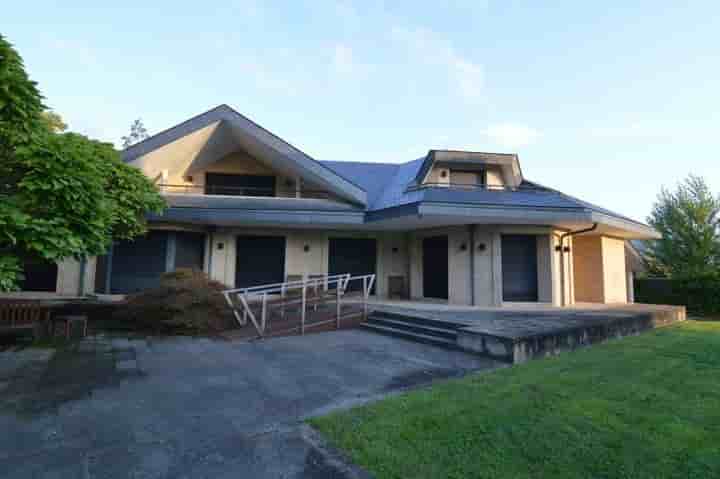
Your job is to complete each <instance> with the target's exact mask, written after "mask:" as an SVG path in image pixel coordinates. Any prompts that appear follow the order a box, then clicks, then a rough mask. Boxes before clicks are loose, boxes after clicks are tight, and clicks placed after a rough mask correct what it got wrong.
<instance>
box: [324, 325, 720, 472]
mask: <svg viewBox="0 0 720 479" xmlns="http://www.w3.org/2000/svg"><path fill="white" fill-rule="evenodd" d="M310 422H311V424H312V425H313V426H315V427H316V428H318V429H319V430H320V431H322V432H323V433H324V434H325V435H326V437H327V438H328V439H329V440H330V442H331V443H333V444H334V445H336V446H337V447H339V448H340V449H343V450H345V451H346V453H347V454H348V455H349V456H350V458H351V459H352V461H353V462H355V463H356V464H359V465H360V466H363V467H364V468H366V469H367V470H368V471H370V472H371V473H373V474H375V475H376V477H378V478H407V477H412V478H418V479H419V478H431V477H432V478H436V477H437V478H446V477H448V478H546V477H548V478H549V477H552V478H585V477H591V478H653V479H659V478H669V477H673V478H675V477H682V478H708V477H720V323H717V322H697V321H687V322H685V323H682V324H678V325H675V326H670V327H667V328H663V329H659V330H655V331H652V332H649V333H646V334H643V335H642V336H638V337H632V338H625V339H622V340H617V341H611V342H609V343H606V344H603V345H597V346H594V347H592V348H589V349H584V350H580V351H576V352H574V353H567V354H564V355H561V356H557V357H554V358H549V359H545V360H540V361H532V362H530V363H527V364H524V365H519V366H514V367H511V368H506V369H500V370H496V371H493V372H490V373H487V374H477V375H473V376H469V377H466V378H463V379H459V380H455V381H448V382H444V383H438V384H435V385H434V386H432V387H431V388H428V389H425V390H419V391H415V392H412V393H408V394H405V395H402V396H396V397H393V398H390V399H387V400H384V401H380V402H378V403H375V404H371V405H368V406H364V407H360V408H357V409H353V410H349V411H344V412H340V413H335V414H332V415H329V416H325V417H320V418H315V419H312V420H311V421H310Z"/></svg>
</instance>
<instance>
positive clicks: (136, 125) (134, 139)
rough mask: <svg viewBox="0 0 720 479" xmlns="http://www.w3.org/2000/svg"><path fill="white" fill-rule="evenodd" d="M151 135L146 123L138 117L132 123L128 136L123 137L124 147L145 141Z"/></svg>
mask: <svg viewBox="0 0 720 479" xmlns="http://www.w3.org/2000/svg"><path fill="white" fill-rule="evenodd" d="M149 136H150V135H148V132H147V130H146V129H145V125H143V122H142V120H141V119H140V118H138V119H137V120H135V121H134V122H133V124H132V125H130V133H129V134H128V135H127V136H123V137H122V146H123V148H128V147H130V146H132V145H134V144H135V143H139V142H141V141H143V140H144V139H146V138H148V137H149Z"/></svg>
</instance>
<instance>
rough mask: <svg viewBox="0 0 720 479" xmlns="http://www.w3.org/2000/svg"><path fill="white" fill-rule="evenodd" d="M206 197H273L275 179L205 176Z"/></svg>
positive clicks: (255, 176)
mask: <svg viewBox="0 0 720 479" xmlns="http://www.w3.org/2000/svg"><path fill="white" fill-rule="evenodd" d="M205 194H206V195H233V196H275V177H274V176H260V175H232V174H226V173H206V174H205Z"/></svg>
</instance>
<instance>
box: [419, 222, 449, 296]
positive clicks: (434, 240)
mask: <svg viewBox="0 0 720 479" xmlns="http://www.w3.org/2000/svg"><path fill="white" fill-rule="evenodd" d="M422 248H423V260H422V261H423V296H424V297H426V298H438V299H448V237H447V236H431V237H429V238H423V243H422Z"/></svg>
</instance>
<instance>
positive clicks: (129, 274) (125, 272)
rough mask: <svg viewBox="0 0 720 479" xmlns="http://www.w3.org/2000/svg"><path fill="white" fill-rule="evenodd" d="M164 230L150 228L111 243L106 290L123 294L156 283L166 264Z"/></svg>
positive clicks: (153, 285) (147, 287) (166, 238)
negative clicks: (146, 232)
mask: <svg viewBox="0 0 720 479" xmlns="http://www.w3.org/2000/svg"><path fill="white" fill-rule="evenodd" d="M167 240H168V233H167V232H165V231H151V232H150V233H148V234H147V235H145V236H142V237H139V238H135V239H134V240H132V241H122V242H119V243H116V244H115V245H114V246H113V249H112V253H111V261H112V264H111V265H110V292H111V293H113V294H127V293H133V292H136V291H142V290H145V289H150V288H154V287H156V286H158V285H159V284H160V276H161V275H162V274H163V273H164V272H165V269H166V266H167V243H168V241H167Z"/></svg>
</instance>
